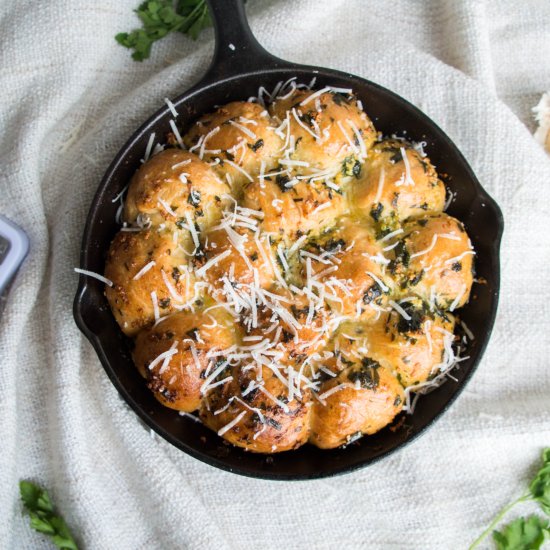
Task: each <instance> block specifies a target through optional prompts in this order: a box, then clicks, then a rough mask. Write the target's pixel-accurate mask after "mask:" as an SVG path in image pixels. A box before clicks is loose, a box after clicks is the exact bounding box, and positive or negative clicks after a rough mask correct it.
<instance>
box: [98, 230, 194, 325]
mask: <svg viewBox="0 0 550 550" xmlns="http://www.w3.org/2000/svg"><path fill="white" fill-rule="evenodd" d="M105 277H107V278H108V279H110V280H111V281H112V282H113V286H112V287H109V286H108V287H106V289H105V295H106V297H107V300H108V302H109V305H110V306H111V310H112V312H113V315H114V316H115V319H116V321H117V322H118V324H119V325H120V328H121V329H122V331H123V332H124V334H126V335H128V336H133V335H135V334H136V333H137V332H138V331H139V330H140V329H141V328H143V327H145V326H147V325H149V324H151V323H153V321H154V320H155V304H156V306H157V307H158V315H159V316H164V315H167V314H169V313H172V312H173V311H176V310H177V308H178V306H181V305H183V304H185V303H186V302H188V301H189V300H191V299H192V298H193V296H194V282H195V276H194V274H193V272H192V270H191V271H190V269H189V267H188V260H187V256H186V254H185V253H184V251H183V249H182V248H181V247H180V246H178V244H175V243H174V240H173V234H172V232H168V231H160V232H159V231H157V230H154V229H149V230H143V231H140V232H130V231H120V232H119V233H118V234H117V235H116V237H115V238H114V239H113V242H112V243H111V246H110V248H109V252H108V253H107V262H106V265H105Z"/></svg>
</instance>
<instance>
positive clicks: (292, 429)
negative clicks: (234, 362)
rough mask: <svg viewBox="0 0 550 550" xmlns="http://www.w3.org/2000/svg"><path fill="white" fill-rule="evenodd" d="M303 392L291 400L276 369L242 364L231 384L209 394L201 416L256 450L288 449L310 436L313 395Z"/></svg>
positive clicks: (237, 442)
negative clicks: (249, 366) (243, 366)
mask: <svg viewBox="0 0 550 550" xmlns="http://www.w3.org/2000/svg"><path fill="white" fill-rule="evenodd" d="M301 394H302V395H301V396H299V395H295V396H294V398H293V399H292V400H291V401H290V402H288V403H287V401H288V399H287V395H288V394H287V388H286V386H285V384H283V382H282V381H281V380H280V378H279V377H277V376H276V375H275V374H274V372H273V371H272V370H270V369H268V368H266V367H259V368H258V367H254V366H252V367H251V368H248V367H246V368H239V369H235V370H233V380H232V381H231V382H230V383H229V384H227V386H224V387H222V388H219V387H218V388H215V389H214V390H213V391H212V392H211V393H209V394H208V398H207V399H205V400H204V401H203V404H202V407H201V411H200V417H201V419H202V420H203V422H204V423H205V424H206V425H207V426H208V427H209V428H211V429H213V430H215V431H217V432H218V433H220V434H221V435H223V437H224V438H225V439H227V440H228V441H230V442H231V443H233V445H237V446H238V447H243V448H245V449H247V450H249V451H253V452H256V453H277V452H281V451H288V450H290V449H295V448H297V447H300V446H301V445H303V444H304V443H305V442H306V441H307V440H308V436H309V425H310V420H309V419H310V406H309V405H310V403H309V402H310V395H309V392H308V391H307V390H306V389H302V390H301ZM228 405H229V406H228ZM226 407H227V408H226ZM237 419H239V420H238V421H237V423H236V424H234V426H232V427H231V428H229V429H227V427H228V426H229V425H230V424H231V423H232V422H234V421H236V420H237ZM220 430H221V431H220Z"/></svg>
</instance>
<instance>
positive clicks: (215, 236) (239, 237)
mask: <svg viewBox="0 0 550 550" xmlns="http://www.w3.org/2000/svg"><path fill="white" fill-rule="evenodd" d="M205 253H206V260H207V261H206V263H205V264H204V266H203V268H202V269H200V270H198V273H199V274H201V275H204V277H205V278H206V280H207V281H209V282H210V284H211V285H213V286H214V288H216V289H217V290H218V291H220V292H221V290H222V289H224V288H226V287H227V284H229V285H232V284H241V285H253V284H255V283H258V285H259V286H260V287H262V288H268V287H270V286H272V285H273V283H274V279H275V275H274V271H273V264H274V262H275V260H274V258H273V252H272V249H271V246H270V244H269V242H268V239H266V238H265V237H262V238H261V240H260V238H255V234H254V232H253V231H252V230H250V229H247V228H244V227H235V228H233V227H228V228H227V230H224V229H215V230H213V231H211V232H210V233H208V238H207V244H206V247H205ZM226 299H228V300H231V294H229V295H226Z"/></svg>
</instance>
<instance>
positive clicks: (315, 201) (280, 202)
mask: <svg viewBox="0 0 550 550" xmlns="http://www.w3.org/2000/svg"><path fill="white" fill-rule="evenodd" d="M291 181H292V177H291V176H290V175H282V174H279V175H277V176H274V177H273V178H269V179H267V178H266V179H264V181H263V182H262V181H254V182H252V183H250V184H248V185H247V186H245V190H244V204H245V206H247V207H248V208H252V209H254V210H261V211H262V212H263V213H264V218H263V220H262V223H261V229H262V230H263V231H266V232H268V233H275V234H278V235H281V236H286V237H287V238H288V239H295V238H296V237H297V236H298V237H299V236H300V235H302V234H304V233H307V232H309V231H312V232H317V231H319V230H320V229H322V228H323V227H325V226H327V225H330V224H332V223H334V221H335V219H336V218H337V217H338V216H342V215H343V214H345V213H347V212H348V204H347V202H346V200H345V198H344V197H343V195H342V194H341V193H337V192H336V191H335V190H333V189H331V188H330V187H327V186H326V185H325V184H324V183H322V182H320V181H308V180H300V181H298V183H296V181H297V180H294V183H290V182H291ZM287 185H289V186H288V187H287Z"/></svg>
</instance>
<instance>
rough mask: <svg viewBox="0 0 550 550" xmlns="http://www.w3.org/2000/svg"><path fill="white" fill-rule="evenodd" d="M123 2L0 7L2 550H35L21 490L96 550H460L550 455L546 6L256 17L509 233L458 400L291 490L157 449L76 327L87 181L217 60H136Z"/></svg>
mask: <svg viewBox="0 0 550 550" xmlns="http://www.w3.org/2000/svg"><path fill="white" fill-rule="evenodd" d="M136 3H137V0H118V1H115V0H97V1H94V2H90V1H89V0H88V1H84V0H70V1H69V0H48V1H47V2H32V1H31V0H18V1H7V0H5V1H3V2H1V3H0V83H1V98H2V100H1V101H0V129H1V132H0V212H2V213H3V214H5V215H7V216H8V217H10V218H12V219H13V220H15V221H16V222H18V223H20V224H21V225H22V227H24V228H25V229H26V230H27V231H28V233H29V236H30V240H31V253H30V256H29V257H28V258H27V260H26V262H25V265H24V267H23V269H22V270H21V272H20V274H19V276H18V277H17V280H16V282H15V284H14V285H13V288H12V291H11V293H10V295H9V297H8V300H7V305H6V309H5V312H4V315H3V317H2V320H1V326H0V351H1V364H0V547H2V548H10V549H11V548H24V549H27V548H29V549H30V548H32V549H35V548H47V547H48V545H47V543H46V542H45V541H44V539H43V538H42V537H41V536H40V535H37V534H36V533H34V532H31V531H30V529H29V528H28V526H27V518H25V517H22V515H21V506H20V502H19V498H18V488H17V481H18V480H19V479H21V478H30V479H34V480H37V481H39V482H41V483H43V484H44V485H45V486H47V487H48V488H50V489H51V493H52V496H53V498H54V500H55V502H56V503H57V504H58V506H59V507H60V509H61V510H62V511H63V513H64V515H65V517H66V519H67V521H68V522H69V524H70V525H71V526H73V528H74V531H75V533H76V534H77V536H78V539H79V541H80V542H81V543H82V545H83V547H85V548H89V549H123V550H125V549H132V550H134V549H145V548H147V549H156V548H163V549H172V548H191V549H210V548H215V549H222V548H232V549H255V548H266V549H275V548H285V549H303V548H316V549H324V548H327V549H328V548H335V547H337V546H338V547H341V548H359V547H362V548H382V549H390V548H391V549H395V548H397V549H399V548H403V549H405V548H407V549H410V548H415V549H416V548H418V549H459V548H466V547H467V545H468V543H470V542H471V541H472V540H473V539H474V538H475V536H477V534H479V532H480V531H481V530H482V529H483V528H484V526H486V525H487V523H488V522H489V520H490V519H491V518H492V516H493V515H494V514H495V512H496V511H497V509H498V508H500V506H501V505H503V504H504V503H506V502H508V501H509V500H510V499H511V498H512V497H513V496H514V495H517V494H518V493H520V492H521V491H523V490H524V487H525V484H526V481H527V479H528V478H529V476H530V475H531V473H532V470H533V465H534V464H535V463H536V462H537V461H538V460H539V453H540V449H541V447H543V446H545V445H550V361H549V359H548V350H549V349H550V301H549V300H548V296H549V295H550V273H549V268H548V266H549V264H550V232H549V231H548V220H549V217H550V160H549V158H548V157H547V156H546V155H545V153H544V152H543V150H542V148H541V147H540V146H539V145H538V144H537V143H535V141H534V140H533V138H532V135H531V131H532V130H533V129H534V122H533V120H532V117H531V112H530V108H531V107H532V106H533V105H535V104H536V103H537V101H538V99H539V97H540V94H541V93H542V92H543V91H545V90H546V89H548V88H549V85H550V35H549V27H550V5H549V4H548V2H547V0H539V1H537V0H528V1H525V2H511V1H496V0H492V1H488V2H482V1H476V0H465V1H461V2H460V1H459V2H457V1H453V0H429V1H422V2H420V1H416V2H415V1H412V0H411V1H404V0H394V1H392V2H387V1H385V0H369V1H368V2H367V1H360V0H355V1H351V0H292V1H291V0H276V1H272V2H269V1H267V0H249V2H248V8H247V9H248V11H249V14H250V18H251V25H252V27H253V30H254V32H255V33H256V35H257V36H258V38H259V40H260V41H261V42H262V43H263V44H264V45H265V46H266V47H267V48H268V49H269V50H271V51H272V52H273V53H275V54H276V55H279V56H280V57H283V58H287V59H289V60H294V61H297V62H304V63H309V64H318V65H327V66H330V67H333V68H338V69H343V70H347V71H350V72H353V73H356V74H358V75H361V76H365V77H368V78H370V79H372V80H375V81H377V82H379V83H380V84H382V85H384V86H387V87H389V88H390V89H392V90H394V91H396V92H397V93H399V94H402V95H403V96H405V97H406V98H408V99H409V100H411V101H412V102H413V103H415V104H417V105H418V106H420V107H421V108H422V109H424V110H425V111H426V112H427V113H428V115H429V116H431V117H433V119H434V120H435V121H436V122H437V123H438V124H439V125H441V126H442V127H443V129H444V130H445V131H446V132H447V133H448V134H449V135H450V136H451V138H452V139H454V140H455V142H456V144H457V145H458V146H459V147H460V148H461V149H462V150H463V152H464V153H465V155H466V157H467V158H468V160H469V161H470V162H471V164H472V166H473V168H474V170H475V171H476V173H477V175H478V177H479V179H480V180H481V181H482V182H483V184H484V186H485V187H486V188H487V189H488V191H489V192H490V193H491V194H492V195H493V197H494V198H495V199H496V200H497V201H498V202H499V204H500V205H501V206H502V209H503V212H504V216H505V220H506V231H505V236H504V241H503V246H502V267H503V282H502V298H501V306H500V310H499V314H498V319H497V324H496V330H495V332H494V337H493V338H492V341H491V344H490V346H489V349H488V351H487V354H486V356H485V359H484V360H483V362H482V364H481V366H480V368H479V370H478V371H477V373H476V375H475V376H474V378H473V380H472V381H471V383H470V384H469V386H468V388H467V390H466V391H465V392H464V393H463V394H462V396H461V397H460V399H459V400H458V402H457V403H456V404H455V405H454V406H453V407H452V409H451V410H450V411H449V412H448V414H447V415H446V416H445V417H444V418H443V419H441V420H440V421H439V422H438V423H437V424H436V425H435V426H434V427H433V428H432V429H431V430H429V431H428V433H426V434H425V435H424V436H423V437H422V438H421V439H420V440H419V441H417V442H416V443H414V444H413V445H411V446H410V447H408V448H405V449H403V450H402V451H400V452H398V453H397V454H395V455H393V456H392V457H391V458H388V459H386V460H384V461H382V462H381V463H378V464H376V465H374V466H372V467H370V468H368V469H366V470H363V471H360V472H357V473H354V474H351V475H347V476H343V477H338V478H334V479H328V480H323V481H316V482H301V483H280V482H279V483H276V482H266V481H260V480H253V479H246V478H243V477H238V476H234V475H231V474H228V473H224V472H221V471H218V470H215V469H214V468H211V467H209V466H206V465H204V464H202V463H200V462H198V461H196V460H194V459H192V458H190V457H188V456H186V455H184V454H183V453H181V452H179V451H177V450H176V449H175V448H172V447H171V446H170V445H169V444H168V443H165V442H164V441H162V440H160V439H159V438H158V437H156V438H151V435H150V433H149V431H148V430H147V429H145V428H144V427H143V426H142V425H141V424H140V422H139V421H138V420H137V417H136V416H135V415H134V414H133V413H132V412H131V411H130V410H129V409H128V408H127V407H126V405H125V404H124V403H123V402H122V401H121V399H120V398H119V397H118V394H117V393H116V391H115V389H114V388H113V387H112V386H111V384H110V382H109V381H108V379H107V377H106V375H105V373H104V371H103V369H102V367H101V366H100V364H99V361H98V360H97V359H96V357H95V354H94V353H93V350H92V348H91V346H90V345H89V344H88V342H87V341H85V340H84V338H83V337H82V336H81V335H80V333H79V332H78V330H77V328H76V326H75V325H74V323H73V319H72V315H71V304H72V300H73V294H74V291H75V288H76V284H77V276H76V275H75V274H74V273H73V271H72V268H73V267H74V266H76V265H77V264H78V250H79V244H80V238H81V233H82V230H83V224H84V220H85V216H86V213H87V210H88V207H89V204H90V201H91V199H92V196H93V194H94V192H95V189H96V186H97V184H98V181H99V178H100V177H101V175H102V173H103V172H104V170H105V169H106V167H107V165H108V163H109V162H110V160H111V158H112V157H113V155H114V154H115V152H116V151H117V150H118V148H119V147H120V146H121V145H122V144H123V142H124V141H125V139H126V137H127V136H128V134H129V133H130V132H131V131H132V130H133V129H134V128H135V127H136V126H137V125H138V124H139V123H141V121H142V120H144V119H145V118H146V117H148V116H149V114H150V113H151V112H152V111H154V110H156V109H157V108H158V107H159V106H160V105H161V103H162V98H163V97H165V96H169V97H174V96H176V95H177V94H178V93H179V92H180V91H182V90H184V89H185V88H186V87H187V86H189V85H190V84H191V83H192V82H194V81H196V80H197V79H198V78H199V76H200V75H201V73H202V72H203V71H204V70H205V67H206V66H207V64H208V61H209V59H210V55H211V52H212V49H213V44H212V31H208V32H206V33H204V34H203V36H201V38H200V39H199V41H198V42H197V43H193V42H191V41H190V40H188V39H187V38H185V37H183V36H178V37H170V38H168V39H167V40H165V41H163V43H161V44H159V45H158V46H157V47H156V48H155V51H154V54H153V57H152V59H151V60H149V61H147V62H144V63H142V64H138V63H135V62H133V61H132V60H131V59H130V57H129V53H128V52H127V51H126V50H124V49H123V48H121V47H119V46H118V45H117V44H116V43H115V42H114V40H113V36H114V34H115V33H116V32H118V31H122V30H128V29H131V28H133V27H134V26H135V24H136V20H135V17H134V15H133V14H132V12H131V10H132V8H134V7H135V4H136ZM528 510H529V506H526V508H525V509H524V510H522V511H528Z"/></svg>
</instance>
